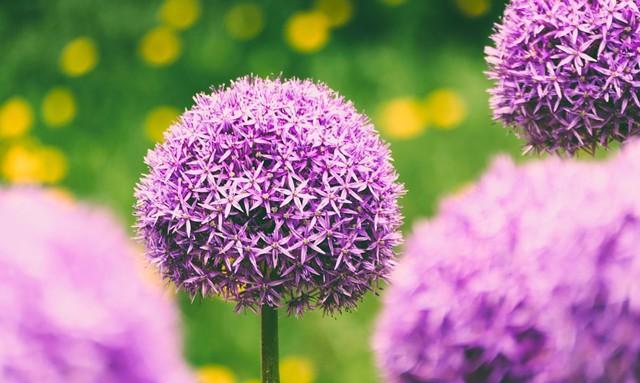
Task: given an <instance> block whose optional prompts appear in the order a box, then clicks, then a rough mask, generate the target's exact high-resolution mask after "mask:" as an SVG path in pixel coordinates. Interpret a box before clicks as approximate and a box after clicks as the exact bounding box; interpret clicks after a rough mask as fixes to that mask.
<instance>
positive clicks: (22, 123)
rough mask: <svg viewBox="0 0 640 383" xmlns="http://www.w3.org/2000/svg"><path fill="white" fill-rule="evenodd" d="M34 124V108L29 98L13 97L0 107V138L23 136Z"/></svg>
mask: <svg viewBox="0 0 640 383" xmlns="http://www.w3.org/2000/svg"><path fill="white" fill-rule="evenodd" d="M32 125H33V109H32V108H31V105H30V104H29V102H27V100H25V99H23V98H21V97H13V98H10V99H9V100H7V101H6V102H5V103H4V104H3V105H2V106H1V107H0V138H15V137H20V136H23V135H24V134H25V133H27V132H28V131H29V129H31V126H32Z"/></svg>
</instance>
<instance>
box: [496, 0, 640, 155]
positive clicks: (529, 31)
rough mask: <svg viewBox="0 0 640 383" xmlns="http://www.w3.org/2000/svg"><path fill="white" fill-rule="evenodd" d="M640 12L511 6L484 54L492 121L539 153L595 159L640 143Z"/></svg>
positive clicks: (603, 2)
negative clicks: (633, 139)
mask: <svg viewBox="0 0 640 383" xmlns="http://www.w3.org/2000/svg"><path fill="white" fill-rule="evenodd" d="M639 7H640V1H638V0H593V1H587V0H512V1H511V2H510V3H509V4H508V5H507V8H506V10H505V13H504V18H503V19H502V22H501V23H500V24H498V25H497V26H496V32H495V34H494V35H493V37H492V38H493V41H494V43H495V47H488V48H487V49H486V53H487V61H488V63H489V65H490V70H489V77H490V78H491V79H493V80H495V81H496V85H495V87H494V88H493V89H491V91H490V93H491V95H492V97H491V107H492V109H493V112H494V117H495V118H496V119H497V120H500V121H502V122H503V123H505V124H507V125H509V126H512V127H515V128H516V129H517V132H518V134H519V135H521V136H522V137H523V138H524V139H525V140H526V141H527V143H528V145H529V146H528V149H534V150H538V151H542V150H545V151H549V152H562V151H565V152H568V153H574V152H575V151H577V150H579V149H585V150H587V151H591V152H592V151H593V150H595V148H596V147H597V146H599V145H603V146H607V144H609V143H610V142H612V141H624V140H626V139H627V138H628V137H630V136H634V135H637V134H638V132H640V125H639V124H640V117H639V116H640V99H639V98H638V95H637V94H638V91H639V90H640V66H639V65H638V64H639V60H638V57H639V56H640V10H639Z"/></svg>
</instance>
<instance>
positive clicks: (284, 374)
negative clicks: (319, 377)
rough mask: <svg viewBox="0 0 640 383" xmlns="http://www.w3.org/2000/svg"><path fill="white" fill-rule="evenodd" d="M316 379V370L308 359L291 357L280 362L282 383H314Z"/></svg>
mask: <svg viewBox="0 0 640 383" xmlns="http://www.w3.org/2000/svg"><path fill="white" fill-rule="evenodd" d="M315 378H316V372H315V368H314V367H313V364H312V363H311V361H310V360H309V359H307V358H303V357H298V356H289V357H286V358H284V359H282V362H280V380H281V381H282V383H312V382H313V381H314V380H315Z"/></svg>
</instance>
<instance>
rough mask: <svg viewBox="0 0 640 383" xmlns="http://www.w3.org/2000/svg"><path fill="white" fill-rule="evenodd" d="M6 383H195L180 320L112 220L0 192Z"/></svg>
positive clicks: (30, 193) (39, 195)
mask: <svg viewBox="0 0 640 383" xmlns="http://www.w3.org/2000/svg"><path fill="white" fill-rule="evenodd" d="M0 216H1V217H2V219H1V220H0V233H2V235H1V236H0V381H2V382H6V383H13V382H15V383H40V382H47V383H62V382H64V383H86V382H97V383H161V382H166V383H180V382H193V379H192V378H191V376H190V372H189V371H188V369H187V367H186V365H185V363H184V362H183V360H182V358H181V355H180V353H181V352H180V350H181V345H180V340H179V339H178V337H177V336H176V334H177V333H178V331H177V330H178V329H177V326H176V325H177V323H176V320H177V318H176V316H177V314H176V311H175V310H174V308H173V306H172V305H171V302H169V301H168V299H166V297H164V296H163V293H162V292H161V291H160V290H161V289H160V287H159V286H154V285H153V284H152V283H151V282H150V281H147V280H144V279H143V278H142V275H141V273H140V271H141V267H140V264H136V261H135V259H134V255H135V251H133V248H132V244H131V243H130V242H128V241H127V238H126V236H125V233H124V231H123V230H121V229H120V228H119V227H118V226H117V225H116V224H115V223H114V222H113V221H112V219H110V218H109V217H108V216H107V215H105V214H104V213H102V212H99V211H94V210H91V209H89V208H87V207H84V206H77V205H75V204H73V203H71V202H70V201H63V200H61V199H60V197H58V198H56V197H54V196H53V194H50V193H47V192H43V191H37V190H31V189H13V190H11V189H9V190H7V189H0Z"/></svg>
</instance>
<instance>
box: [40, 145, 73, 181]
mask: <svg viewBox="0 0 640 383" xmlns="http://www.w3.org/2000/svg"><path fill="white" fill-rule="evenodd" d="M37 155H38V158H39V160H40V162H41V167H42V170H41V171H42V173H41V175H40V177H41V178H40V179H41V181H42V182H44V183H49V184H54V183H58V182H60V181H61V180H62V179H63V178H64V177H65V176H66V175H67V157H66V156H65V155H64V153H63V152H62V151H61V150H59V149H57V148H54V147H43V148H40V150H38V152H37Z"/></svg>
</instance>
